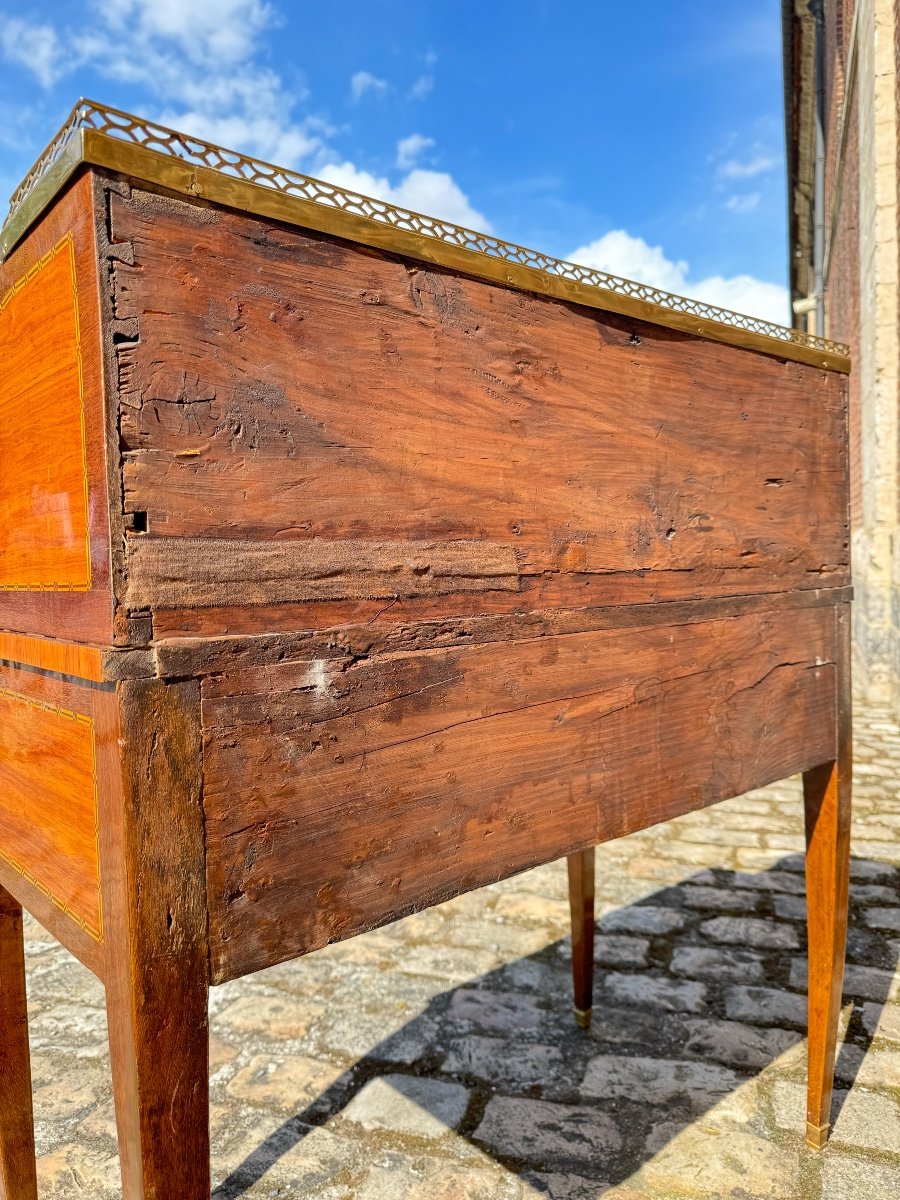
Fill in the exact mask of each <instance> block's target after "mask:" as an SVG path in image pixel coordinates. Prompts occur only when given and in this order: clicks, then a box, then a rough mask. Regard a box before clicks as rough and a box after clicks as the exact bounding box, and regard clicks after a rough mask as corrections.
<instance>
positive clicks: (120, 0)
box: [94, 0, 274, 65]
mask: <svg viewBox="0 0 900 1200" xmlns="http://www.w3.org/2000/svg"><path fill="white" fill-rule="evenodd" d="M94 7H95V8H96V10H97V11H98V13H99V15H100V17H101V21H102V24H103V26H104V27H105V28H107V29H113V30H116V31H117V32H118V33H124V34H125V35H126V38H127V40H128V41H134V42H137V44H140V43H141V42H143V41H145V40H147V39H160V40H164V41H167V42H170V43H174V44H176V45H177V46H178V48H179V49H180V51H181V53H182V54H183V55H184V57H185V58H186V59H188V60H189V61H190V62H201V63H210V62H218V63H221V64H223V65H226V64H228V63H238V62H242V61H243V60H245V59H246V58H247V57H248V56H249V55H250V54H252V53H253V51H254V49H255V48H256V44H257V39H258V37H259V34H260V33H261V32H262V31H263V30H264V29H266V28H267V27H268V26H269V25H271V24H272V23H273V22H274V12H273V10H272V8H271V7H270V6H269V5H268V4H265V3H262V2H261V0H95V4H94Z"/></svg>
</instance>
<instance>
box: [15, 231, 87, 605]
mask: <svg viewBox="0 0 900 1200" xmlns="http://www.w3.org/2000/svg"><path fill="white" fill-rule="evenodd" d="M0 354H2V355H3V371H2V372H0V461H2V463H3V473H2V475H0V588H2V589H3V590H5V591H9V590H17V589H20V590H24V591H40V590H41V589H44V588H47V589H49V590H51V591H76V592H83V591H88V590H89V588H90V586H91V553H90V549H91V548H90V542H89V539H88V476H87V459H86V456H85V440H84V439H85V430H84V389H83V384H82V369H81V331H80V325H79V319H78V292H77V288H76V279H75V246H74V239H73V237H72V235H71V233H69V234H66V235H65V236H64V237H62V238H60V240H59V241H58V242H57V244H56V245H55V246H54V247H53V248H52V249H51V250H48V252H47V253H46V254H45V255H44V256H43V258H41V259H39V260H38V262H36V263H35V264H34V265H33V267H32V268H31V269H30V270H29V271H28V272H27V273H26V274H25V275H23V276H22V277H21V278H20V279H17V280H16V281H15V283H13V285H12V286H11V287H10V288H9V290H8V291H7V293H6V295H5V296H2V297H0Z"/></svg>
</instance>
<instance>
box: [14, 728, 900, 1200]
mask: <svg viewBox="0 0 900 1200" xmlns="http://www.w3.org/2000/svg"><path fill="white" fill-rule="evenodd" d="M898 779H900V727H898V724H897V722H896V720H892V719H890V718H889V717H888V716H887V715H886V714H879V713H877V712H871V711H869V712H863V713H860V715H859V718H858V722H857V766H856V792H855V810H856V815H855V824H854V845H853V852H854V865H853V874H852V891H851V906H852V929H851V935H850V947H849V966H848V970H847V976H846V985H845V1009H844V1030H845V1037H844V1042H843V1046H842V1049H841V1052H840V1057H839V1062H838V1075H839V1080H840V1089H841V1090H840V1091H839V1092H838V1097H837V1105H836V1106H837V1107H839V1112H838V1114H837V1118H836V1122H835V1125H834V1132H833V1137H832V1141H831V1144H830V1145H829V1146H828V1147H827V1148H826V1150H825V1151H824V1152H823V1153H821V1154H818V1155H817V1154H815V1153H813V1152H811V1151H809V1150H807V1149H806V1148H805V1147H804V1145H803V1141H802V1128H803V1117H804V1043H803V1038H802V1032H801V1031H802V1030H803V1028H804V1025H805V1019H806V1014H805V999H804V988H805V962H804V949H803V942H804V926H803V919H804V898H803V890H804V889H803V876H802V873H801V872H802V857H801V856H800V853H799V852H800V851H801V849H802V837H801V802H800V786H799V781H798V780H792V781H790V782H789V783H788V784H785V785H779V786H777V787H770V788H765V789H762V790H760V791H757V792H754V793H753V794H751V795H749V796H744V797H741V798H740V799H737V800H732V801H729V802H727V803H725V804H720V805H718V806H716V807H715V808H712V809H708V810H707V811H705V812H703V813H694V814H691V815H689V816H686V817H684V818H682V819H680V820H678V821H672V822H669V823H668V824H665V825H661V826H657V827H656V828H653V829H650V830H647V831H646V832H645V833H642V834H638V835H634V836H632V837H629V838H624V839H622V840H620V841H617V842H612V843H609V844H608V845H606V846H603V847H601V848H600V850H599V851H598V854H597V858H598V863H597V867H598V885H599V911H600V913H601V914H602V920H601V922H600V930H599V933H598V936H597V942H596V957H597V961H598V964H599V966H598V974H599V975H600V982H601V990H600V994H599V997H598V999H597V1001H596V1004H595V1027H594V1029H593V1030H591V1031H590V1032H589V1033H585V1032H583V1031H579V1030H577V1029H576V1028H575V1027H574V1025H573V1022H572V1019H571V1011H570V991H569V978H568V961H567V960H568V958H569V955H570V949H569V942H568V938H567V931H568V911H567V902H566V881H565V867H564V865H563V864H562V863H557V864H553V865H551V866H548V867H544V868H541V869H539V870H535V871H531V872H529V873H528V874H525V875H521V876H519V877H518V878H516V879H512V880H509V881H507V882H505V883H503V884H500V885H497V886H494V887H488V888H483V889H482V890H481V891H478V892H475V893H473V894H471V895H468V896H464V897H462V898H460V899H458V900H456V901H454V902H452V903H450V904H446V905H444V906H442V907H441V908H439V909H432V910H430V911H428V912H426V913H423V914H421V915H419V916H416V917H412V918H409V919H407V920H405V921H401V922H399V923H398V924H396V925H394V926H391V927H389V928H386V929H383V930H381V931H379V932H376V933H373V934H369V935H367V936H364V937H360V938H356V939H354V940H352V941H350V942H346V943H343V944H342V945H339V946H336V947H332V948H329V949H328V950H326V951H322V952H320V953H318V954H315V955H311V956H310V957H309V958H308V959H306V960H300V961H298V962H294V963H291V964H289V965H286V966H282V967H277V968H274V969H272V970H269V971H266V972H263V973H261V974H259V975H257V976H254V977H252V978H250V979H247V980H243V981H241V982H239V983H236V984H229V985H227V986H225V987H222V988H219V989H216V990H215V991H214V992H213V994H212V1002H211V1003H212V1030H213V1034H212V1072H213V1074H212V1129H213V1156H214V1173H215V1179H216V1184H217V1189H218V1190H217V1191H216V1193H215V1195H216V1197H217V1198H218V1200H236V1198H238V1197H242V1198H243V1197H246V1200H258V1198H260V1197H282V1196H284V1197H286V1196H290V1197H297V1198H300V1200H303V1198H307V1197H308V1198H312V1197H316V1198H317V1200H530V1198H533V1197H549V1198H551V1200H595V1198H596V1197H600V1196H605V1197H606V1198H607V1200H664V1198H669V1197H679V1196H689V1197H710V1198H712V1197H715V1198H716V1200H719V1198H720V1197H733V1198H734V1200H753V1198H755V1197H766V1200H780V1198H782V1197H792V1198H793V1197H799V1198H801V1200H848V1198H852V1200H889V1198H890V1200H894V1198H896V1197H897V1196H898V1194H900V973H898V960H900V793H898V783H897V781H898ZM27 952H28V963H29V982H30V1000H31V1032H32V1039H33V1057H34V1062H33V1069H34V1081H35V1108H36V1119H37V1134H38V1140H39V1151H40V1178H41V1188H42V1191H41V1196H42V1198H43V1197H54V1198H58V1200H63V1198H65V1200H69V1198H71V1197H83V1196H89V1197H91V1198H92V1200H104V1198H106V1197H112V1196H117V1195H119V1183H118V1160H117V1157H116V1146H115V1140H114V1127H113V1114H112V1105H111V1101H110V1093H109V1077H108V1060H107V1056H106V1027H105V1018H104V1011H103V994H102V991H101V989H100V986H99V985H98V984H97V982H96V981H95V980H94V979H93V977H92V976H90V975H89V974H88V972H87V971H86V970H85V969H83V968H82V967H81V966H79V965H78V964H77V963H76V962H75V961H74V960H73V959H71V958H70V957H69V956H68V955H67V954H66V953H65V952H64V951H63V950H62V949H61V948H59V947H58V946H57V945H56V944H55V943H54V942H53V941H52V940H51V939H50V937H49V936H48V935H46V934H44V933H43V932H42V930H41V929H40V928H39V927H38V926H36V925H35V924H34V923H31V924H30V925H29V929H28V945H27ZM175 1019H177V1015H176V1017H175ZM173 1200H178V1198H177V1197H173Z"/></svg>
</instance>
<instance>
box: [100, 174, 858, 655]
mask: <svg viewBox="0 0 900 1200" xmlns="http://www.w3.org/2000/svg"><path fill="white" fill-rule="evenodd" d="M109 203H110V206H111V208H110V227H111V229H112V234H113V239H114V241H115V243H116V245H117V246H119V247H121V246H127V248H128V254H127V255H122V257H127V258H128V259H129V261H128V262H122V261H120V262H116V263H114V264H113V267H112V273H111V286H112V292H113V303H114V308H115V313H116V316H117V317H118V318H119V319H120V320H122V321H124V322H128V323H130V327H131V328H132V330H133V337H131V338H130V339H128V340H127V341H122V342H120V344H119V345H118V346H117V357H118V366H119V388H120V408H121V438H122V454H123V486H124V497H125V507H126V510H127V511H128V512H129V514H130V518H129V519H130V520H131V522H132V524H133V525H134V526H135V532H134V533H133V534H132V535H130V536H129V539H128V564H127V567H128V580H127V587H126V588H125V591H124V592H123V595H122V597H121V599H122V600H123V602H124V604H125V605H126V607H127V608H128V609H129V610H131V611H135V612H136V611H144V612H150V613H151V614H152V617H153V626H154V631H155V634H156V636H157V637H169V636H181V635H184V634H195V635H203V634H219V633H223V632H228V633H241V632H243V633H261V632H268V631H272V630H278V629H282V630H289V629H298V628H310V627H320V628H322V627H328V626H329V625H338V624H341V623H343V622H345V621H348V620H350V621H352V620H354V619H358V618H365V617H367V616H370V615H372V614H374V613H378V612H381V611H382V610H383V609H384V608H385V607H386V605H388V604H391V605H392V606H394V608H395V610H396V611H395V612H394V616H395V617H398V618H401V617H402V619H404V620H407V619H431V618H434V617H444V616H454V615H455V616H468V615H473V614H484V613H490V612H496V613H503V612H515V611H522V610H523V609H524V610H535V609H541V608H546V607H560V606H562V607H573V606H581V605H604V604H605V605H609V604H624V603H635V602H642V601H659V600H678V599H689V598H697V597H707V598H708V597H710V596H722V595H742V594H747V593H766V592H773V591H782V590H786V589H793V588H798V589H804V588H818V587H823V586H840V585H843V584H845V583H846V582H847V578H848V565H847V564H848V556H847V524H846V487H847V461H846V452H845V399H846V379H845V377H844V376H842V375H840V374H837V373H834V372H829V371H821V370H818V369H817V368H815V367H811V366H808V365H805V364H802V363H798V362H792V361H785V360H782V359H779V358H777V357H773V356H770V355H767V354H764V353H756V352H749V351H747V350H742V349H739V348H737V347H735V346H728V345H724V344H722V343H718V342H713V341H709V340H704V339H702V338H699V337H693V336H691V335H690V334H687V333H682V332H676V331H674V330H671V329H665V328H662V327H659V326H654V325H651V324H648V323H645V322H641V321H637V320H632V319H629V318H625V317H621V316H616V315H614V314H607V313H604V312H602V311H598V310H596V309H587V308H580V307H578V306H576V305H572V304H568V303H563V302H560V301H558V300H554V299H548V298H541V297H538V296H534V295H530V294H528V293H525V292H521V291H513V290H510V289H506V288H503V287H501V286H499V285H496V284H492V283H488V282H485V281H483V280H475V279H469V278H465V277H461V276H458V275H455V274H454V273H452V272H450V271H447V270H442V269H439V268H434V267H425V266H423V265H421V264H417V263H415V262H412V261H410V260H404V259H402V258H400V257H398V256H395V255H390V254H387V253H384V252H380V251H379V252H376V251H374V250H370V249H367V248H365V247H361V246H358V245H352V244H350V243H346V242H341V241H339V240H337V239H335V238H329V237H326V236H324V235H320V234H315V233H311V232H308V231H304V230H301V229H298V228H291V227H288V226H283V225H279V224H277V223H274V222H271V221H265V220H262V219H260V218H257V217H253V216H249V215H247V214H244V213H238V212H234V211H230V210H225V209H219V208H216V207H214V206H211V205H208V204H204V203H202V202H200V201H198V202H195V203H188V202H186V201H181V200H175V199H172V198H167V197H164V196H160V195H155V194H150V193H147V192H142V191H139V190H138V189H136V188H135V189H134V190H133V191H132V192H131V194H130V196H128V197H125V196H120V195H116V194H113V195H111V196H110V198H109ZM132 259H133V262H132V261H131V260H132Z"/></svg>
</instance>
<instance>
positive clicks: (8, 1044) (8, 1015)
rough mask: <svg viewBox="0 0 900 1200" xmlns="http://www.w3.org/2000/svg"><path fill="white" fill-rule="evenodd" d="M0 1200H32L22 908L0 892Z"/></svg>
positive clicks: (33, 1181) (34, 1182)
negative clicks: (0, 1081) (0, 1084)
mask: <svg viewBox="0 0 900 1200" xmlns="http://www.w3.org/2000/svg"><path fill="white" fill-rule="evenodd" d="M0 1080H2V1086H0V1200H37V1174H36V1170H35V1148H34V1117H33V1114H32V1104H31V1059H30V1055H29V1049H28V1007H27V1001H26V998H25V947H24V942H23V938H22V908H21V906H20V905H19V904H18V903H17V902H16V901H15V900H14V899H13V897H12V896H11V895H10V894H9V892H7V891H6V890H5V889H4V888H3V887H0Z"/></svg>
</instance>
